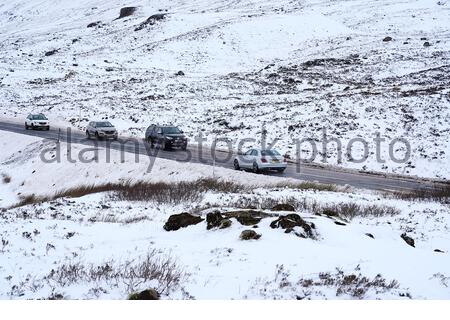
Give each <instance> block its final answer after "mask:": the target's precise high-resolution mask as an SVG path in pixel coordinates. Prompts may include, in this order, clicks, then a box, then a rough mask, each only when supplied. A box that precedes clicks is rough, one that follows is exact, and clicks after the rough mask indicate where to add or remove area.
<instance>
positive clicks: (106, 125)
mask: <svg viewBox="0 0 450 320" xmlns="http://www.w3.org/2000/svg"><path fill="white" fill-rule="evenodd" d="M95 126H96V127H97V128H105V127H112V126H113V125H112V124H111V123H109V122H107V121H106V122H97V123H96V124H95Z"/></svg>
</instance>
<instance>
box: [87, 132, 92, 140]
mask: <svg viewBox="0 0 450 320" xmlns="http://www.w3.org/2000/svg"><path fill="white" fill-rule="evenodd" d="M86 138H88V139H89V140H90V139H91V134H90V133H89V131H87V130H86Z"/></svg>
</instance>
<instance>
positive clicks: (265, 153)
mask: <svg viewBox="0 0 450 320" xmlns="http://www.w3.org/2000/svg"><path fill="white" fill-rule="evenodd" d="M261 155H262V156H279V155H280V154H279V153H278V151H276V150H261Z"/></svg>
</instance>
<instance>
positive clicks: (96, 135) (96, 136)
mask: <svg viewBox="0 0 450 320" xmlns="http://www.w3.org/2000/svg"><path fill="white" fill-rule="evenodd" d="M95 139H97V140H100V137H99V135H98V132H96V133H95Z"/></svg>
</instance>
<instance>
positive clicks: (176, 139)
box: [145, 125, 188, 150]
mask: <svg viewBox="0 0 450 320" xmlns="http://www.w3.org/2000/svg"><path fill="white" fill-rule="evenodd" d="M145 141H147V142H148V143H150V146H151V147H152V148H154V147H155V146H159V147H160V148H161V149H164V150H165V149H171V148H180V149H181V150H186V148H187V142H188V139H187V138H186V136H185V135H184V134H183V131H182V130H180V129H179V128H178V127H175V126H158V125H151V126H149V127H148V128H147V131H146V132H145Z"/></svg>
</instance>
